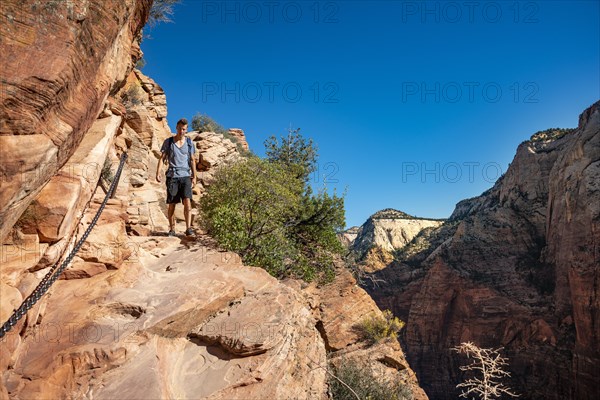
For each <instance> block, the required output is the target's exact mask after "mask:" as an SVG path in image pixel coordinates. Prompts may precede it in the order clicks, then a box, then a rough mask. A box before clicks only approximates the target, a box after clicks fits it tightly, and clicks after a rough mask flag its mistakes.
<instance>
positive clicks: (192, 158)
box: [190, 152, 198, 186]
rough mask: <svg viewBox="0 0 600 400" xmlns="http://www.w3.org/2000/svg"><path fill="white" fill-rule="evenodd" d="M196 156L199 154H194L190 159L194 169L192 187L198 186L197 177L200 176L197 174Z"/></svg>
mask: <svg viewBox="0 0 600 400" xmlns="http://www.w3.org/2000/svg"><path fill="white" fill-rule="evenodd" d="M196 154H197V153H196V152H194V154H192V156H191V157H190V159H191V160H192V165H191V168H192V186H196V177H197V176H198V175H197V173H196V163H197V160H196Z"/></svg>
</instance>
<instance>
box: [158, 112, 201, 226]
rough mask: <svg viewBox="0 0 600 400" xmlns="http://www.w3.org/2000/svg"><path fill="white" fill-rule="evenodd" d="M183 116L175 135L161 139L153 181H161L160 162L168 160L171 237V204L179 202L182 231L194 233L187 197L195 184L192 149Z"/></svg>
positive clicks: (173, 223) (173, 206)
mask: <svg viewBox="0 0 600 400" xmlns="http://www.w3.org/2000/svg"><path fill="white" fill-rule="evenodd" d="M187 127H188V122H187V119H185V118H182V119H180V120H179V121H177V127H176V129H177V134H175V136H172V137H170V138H168V139H167V140H165V141H164V142H163V145H162V148H161V149H160V151H161V153H162V154H161V157H160V160H159V161H158V166H157V168H156V181H157V182H160V181H161V173H160V169H161V165H162V163H163V161H164V160H167V161H168V162H169V168H168V169H167V174H166V176H167V204H168V205H169V208H168V213H167V214H168V217H169V236H175V205H177V203H179V202H183V214H184V216H185V228H186V231H185V234H186V235H188V236H190V235H193V234H194V230H193V229H192V213H191V210H190V208H191V199H192V187H193V186H196V162H195V158H194V155H195V154H196V148H195V146H194V144H193V143H192V140H191V139H190V138H189V137H187V136H186V135H185V134H186V132H187Z"/></svg>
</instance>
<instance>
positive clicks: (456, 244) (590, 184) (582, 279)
mask: <svg viewBox="0 0 600 400" xmlns="http://www.w3.org/2000/svg"><path fill="white" fill-rule="evenodd" d="M599 185H600V102H598V103H596V104H594V105H593V106H592V107H591V108H590V109H588V110H586V111H585V112H584V113H583V114H582V116H581V118H580V124H579V128H578V129H577V130H575V131H574V132H572V133H569V134H567V135H565V136H564V137H562V138H559V139H556V140H554V141H549V142H531V141H528V142H525V143H523V144H521V146H519V149H518V150H517V155H516V156H515V159H514V160H513V162H512V163H511V165H510V168H509V169H508V171H507V173H506V175H505V176H504V177H503V178H501V179H500V180H499V182H498V183H497V184H496V185H495V186H494V188H492V189H491V190H489V191H488V192H486V193H484V194H483V195H482V196H481V197H479V198H475V199H470V200H469V201H465V202H461V203H460V204H459V205H458V206H457V210H456V211H455V215H454V217H460V219H461V221H460V223H458V225H457V227H456V228H455V231H454V232H453V233H452V235H451V240H450V241H447V242H445V243H444V244H442V245H441V246H439V247H438V248H437V249H436V250H435V252H434V253H433V254H432V255H431V256H430V257H429V258H428V259H426V260H425V261H422V259H421V260H420V261H419V262H418V263H413V264H412V265H411V264H410V263H407V264H400V263H395V264H393V265H390V266H388V268H386V269H384V270H382V271H380V272H378V273H377V274H375V278H378V279H383V280H384V281H385V282H383V283H382V282H379V283H378V287H371V288H370V289H369V292H370V294H372V296H373V297H374V298H375V300H376V301H377V303H378V305H379V306H380V307H382V308H391V309H392V310H393V311H394V313H395V314H396V315H398V316H400V317H401V318H407V319H408V322H407V328H406V332H405V336H404V340H405V343H406V345H407V353H408V354H407V355H408V359H409V362H410V364H411V366H412V368H413V369H414V370H415V372H416V373H417V376H418V378H419V381H420V383H421V385H422V386H423V387H424V388H425V390H426V392H427V394H428V395H429V396H430V397H431V398H435V399H455V398H457V397H458V394H459V391H457V390H456V389H455V385H456V384H457V383H458V382H459V381H460V380H462V379H464V377H463V376H462V375H460V371H459V370H458V365H459V363H460V361H461V360H460V359H459V358H458V357H457V356H456V355H455V354H452V353H451V352H450V350H449V349H450V348H451V347H454V346H456V345H458V344H459V343H461V342H464V341H473V342H475V343H476V344H477V345H479V346H481V347H500V346H504V347H505V350H504V351H503V355H504V356H507V357H508V358H509V361H510V371H511V373H512V379H511V380H510V381H508V382H507V383H508V384H509V386H511V387H512V388H513V389H515V390H516V391H517V392H519V393H521V394H522V396H521V398H524V399H541V398H543V399H557V400H558V399H561V400H562V399H597V398H600V385H599V384H598V382H600V343H599V339H600V303H599V302H600V291H599V289H598V288H599V287H600V285H599V284H600V268H599V266H600V257H599V255H600V251H599V248H600V187H599ZM459 214H460V215H459ZM408 262H410V260H408ZM462 361H464V360H462Z"/></svg>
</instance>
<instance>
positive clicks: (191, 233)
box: [185, 228, 194, 236]
mask: <svg viewBox="0 0 600 400" xmlns="http://www.w3.org/2000/svg"><path fill="white" fill-rule="evenodd" d="M185 234H186V235H187V236H192V235H193V234H194V230H193V229H192V228H187V230H186V231H185Z"/></svg>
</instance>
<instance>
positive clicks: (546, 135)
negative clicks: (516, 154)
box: [529, 128, 575, 142]
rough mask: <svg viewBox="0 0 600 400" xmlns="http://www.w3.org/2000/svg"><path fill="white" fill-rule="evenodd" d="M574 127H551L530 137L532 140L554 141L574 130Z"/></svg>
mask: <svg viewBox="0 0 600 400" xmlns="http://www.w3.org/2000/svg"><path fill="white" fill-rule="evenodd" d="M574 130H575V129H574V128H550V129H545V130H543V131H539V132H536V133H534V134H533V135H532V136H531V139H529V140H530V141H531V142H546V141H547V142H552V141H554V140H557V139H560V138H561V137H563V136H565V135H567V134H569V133H571V132H573V131H574Z"/></svg>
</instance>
